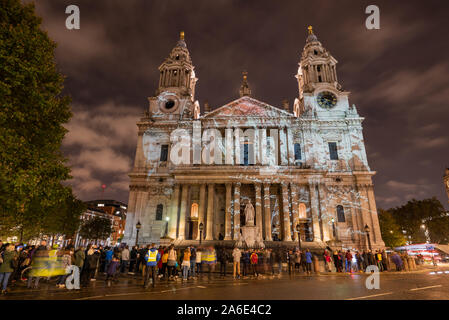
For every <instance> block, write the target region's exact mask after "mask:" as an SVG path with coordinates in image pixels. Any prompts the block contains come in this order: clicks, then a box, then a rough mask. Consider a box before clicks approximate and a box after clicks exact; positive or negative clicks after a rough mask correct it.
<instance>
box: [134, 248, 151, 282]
mask: <svg viewBox="0 0 449 320" xmlns="http://www.w3.org/2000/svg"><path fill="white" fill-rule="evenodd" d="M147 251H148V249H147V247H146V246H144V245H142V246H141V247H140V249H138V253H137V261H136V273H139V272H140V266H143V267H142V276H143V274H144V272H145V267H144V266H145V255H146V254H147Z"/></svg>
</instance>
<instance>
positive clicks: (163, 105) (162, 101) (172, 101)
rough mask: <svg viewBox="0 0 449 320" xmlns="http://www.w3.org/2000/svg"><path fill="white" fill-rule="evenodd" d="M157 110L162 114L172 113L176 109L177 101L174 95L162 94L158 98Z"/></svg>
mask: <svg viewBox="0 0 449 320" xmlns="http://www.w3.org/2000/svg"><path fill="white" fill-rule="evenodd" d="M158 104H159V109H160V110H161V111H162V112H164V113H172V112H175V111H176V110H177V109H178V106H179V99H178V98H177V96H176V95H175V94H174V93H171V92H163V93H161V94H160V95H159V97H158Z"/></svg>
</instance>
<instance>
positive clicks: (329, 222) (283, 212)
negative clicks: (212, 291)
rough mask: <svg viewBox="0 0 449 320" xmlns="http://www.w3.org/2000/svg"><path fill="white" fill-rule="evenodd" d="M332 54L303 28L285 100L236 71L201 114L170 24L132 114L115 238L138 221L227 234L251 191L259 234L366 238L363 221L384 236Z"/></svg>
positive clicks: (315, 240) (335, 242) (186, 233)
mask: <svg viewBox="0 0 449 320" xmlns="http://www.w3.org/2000/svg"><path fill="white" fill-rule="evenodd" d="M336 64H337V61H336V60H335V58H333V57H332V56H331V55H330V53H329V52H328V51H327V50H326V49H325V48H324V47H323V46H322V44H321V43H320V42H319V41H318V39H317V37H316V36H315V35H314V34H313V31H312V29H311V28H310V29H309V35H308V38H307V40H306V45H305V47H304V51H303V53H302V57H301V61H300V62H299V69H298V73H297V76H296V78H297V80H298V86H299V95H298V97H297V98H296V99H295V100H294V103H293V108H292V110H290V106H289V104H288V102H286V101H284V102H283V104H282V107H281V108H276V107H274V106H271V105H269V104H266V103H264V102H261V101H258V100H256V99H254V98H253V97H251V90H250V88H249V84H248V79H247V74H246V73H244V76H243V81H242V86H241V89H240V98H238V99H237V100H234V101H232V102H230V103H228V104H226V105H224V106H222V107H219V108H217V109H215V110H212V111H211V109H210V107H209V105H208V104H205V105H204V113H203V114H201V112H200V105H199V102H198V101H196V100H195V84H196V81H197V78H196V76H195V72H194V67H193V65H192V61H191V58H190V54H189V51H188V50H187V46H186V43H185V41H184V34H183V33H181V39H180V40H179V41H178V43H177V44H176V46H175V48H174V49H173V50H172V52H171V53H170V56H169V57H168V58H167V59H166V60H165V61H164V62H163V63H162V65H161V66H160V67H159V71H160V80H159V86H158V89H157V91H156V95H155V96H154V97H150V98H149V108H148V111H146V112H145V115H144V117H143V118H141V119H140V121H139V122H138V123H137V125H138V128H139V131H138V140H137V148H136V157H135V161H134V168H133V170H132V172H131V173H130V178H131V183H130V195H129V203H128V205H129V206H128V214H127V220H126V228H125V238H124V239H123V242H127V243H130V244H134V243H135V239H136V227H135V226H136V223H137V222H140V223H141V225H142V228H141V229H140V233H139V243H148V242H156V243H158V242H159V241H160V239H161V237H163V238H171V239H173V240H174V242H175V243H177V244H183V243H184V244H186V243H198V241H199V239H200V233H201V234H202V236H203V242H208V241H214V242H215V241H218V240H222V239H223V241H224V243H228V244H230V245H231V244H232V243H233V242H234V241H236V240H237V239H238V237H239V234H240V227H241V226H242V225H243V224H244V222H245V218H244V216H243V210H244V208H245V205H246V203H247V202H248V201H250V202H251V203H252V204H253V205H254V208H255V225H256V227H257V228H258V232H260V234H261V235H262V237H263V240H264V241H265V243H266V245H270V244H271V245H274V244H279V243H282V244H294V243H296V241H298V238H297V237H298V232H297V225H299V226H300V236H301V240H302V241H303V242H302V243H303V246H306V247H307V246H309V247H324V246H326V245H331V246H335V247H339V246H342V247H344V248H358V249H365V248H367V247H368V240H367V235H366V233H365V226H368V227H369V229H370V239H371V244H372V247H373V249H374V248H381V247H384V243H383V241H382V238H381V234H380V228H379V221H378V217H377V209H376V202H375V197H374V192H373V184H372V176H373V175H374V174H375V172H373V171H371V170H370V168H369V166H368V162H367V157H366V151H365V145H364V140H363V134H362V121H363V118H362V117H360V116H359V114H358V112H357V110H356V107H355V105H352V106H350V104H349V101H348V95H349V92H347V91H344V90H343V89H342V88H341V86H340V85H339V83H338V80H337V72H336ZM175 130H178V131H180V130H181V131H182V132H184V135H181V136H179V135H176V134H174V133H175V132H176V131H175ZM200 224H202V225H203V226H204V228H203V231H202V232H200V227H199V226H200ZM274 240H280V241H282V242H274ZM293 241H295V242H293Z"/></svg>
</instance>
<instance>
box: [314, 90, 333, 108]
mask: <svg viewBox="0 0 449 320" xmlns="http://www.w3.org/2000/svg"><path fill="white" fill-rule="evenodd" d="M317 102H318V104H319V106H320V107H321V108H324V109H331V108H333V107H335V105H336V104H337V96H336V95H335V94H333V93H332V92H329V91H323V92H320V93H319V94H318V97H317Z"/></svg>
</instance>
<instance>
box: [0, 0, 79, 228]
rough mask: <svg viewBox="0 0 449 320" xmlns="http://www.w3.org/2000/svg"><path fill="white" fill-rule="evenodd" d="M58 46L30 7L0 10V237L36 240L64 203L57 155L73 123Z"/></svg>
mask: <svg viewBox="0 0 449 320" xmlns="http://www.w3.org/2000/svg"><path fill="white" fill-rule="evenodd" d="M55 47H56V44H55V43H54V42H53V41H51V40H50V39H49V38H48V35H47V33H46V32H45V31H43V30H41V19H40V18H39V17H37V16H36V15H35V12H34V4H32V3H30V4H21V1H20V0H2V1H1V6H0V106H1V107H0V145H1V148H0V202H1V204H2V206H1V209H0V215H1V217H0V218H1V222H0V227H1V232H2V233H3V234H4V233H9V232H20V234H22V235H23V234H28V235H30V236H31V235H35V234H36V233H39V232H40V229H41V224H40V223H42V221H44V220H46V215H48V214H50V213H51V212H52V210H51V208H55V207H57V206H59V205H61V203H63V202H64V201H65V199H66V195H67V190H66V189H65V187H64V186H62V185H61V182H62V181H64V180H67V179H69V178H70V175H69V171H70V170H69V168H67V167H66V166H65V159H64V158H63V156H62V153H61V151H60V146H61V143H62V139H63V138H64V135H65V133H66V129H65V128H64V127H63V124H64V123H67V122H68V121H69V119H70V117H71V111H70V107H69V103H70V99H69V98H68V97H66V96H62V95H61V91H62V89H63V81H64V78H63V76H62V75H61V74H60V73H59V72H58V70H57V69H56V64H55V61H54V50H55Z"/></svg>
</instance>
